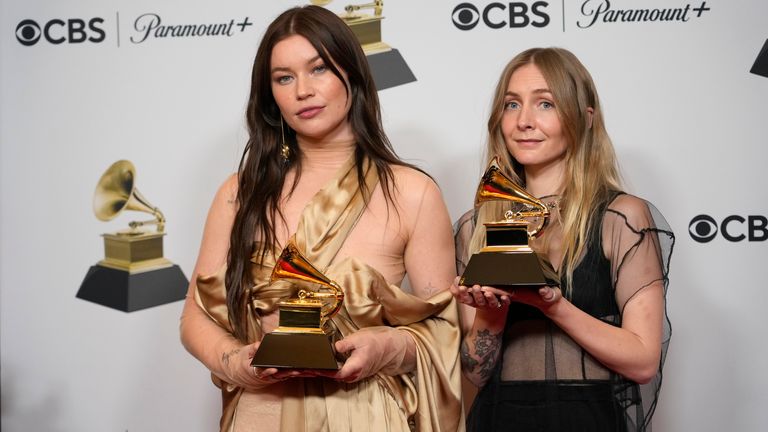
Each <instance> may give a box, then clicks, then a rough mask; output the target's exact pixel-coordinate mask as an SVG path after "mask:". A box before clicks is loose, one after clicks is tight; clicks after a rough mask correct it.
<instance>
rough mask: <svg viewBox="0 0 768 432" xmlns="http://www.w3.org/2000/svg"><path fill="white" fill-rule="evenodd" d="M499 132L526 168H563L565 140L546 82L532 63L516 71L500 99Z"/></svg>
mask: <svg viewBox="0 0 768 432" xmlns="http://www.w3.org/2000/svg"><path fill="white" fill-rule="evenodd" d="M503 109H504V112H503V114H502V118H501V131H502V134H503V135H504V142H505V143H506V146H507V150H508V151H509V152H510V154H511V155H512V156H513V157H514V158H515V159H516V160H517V161H518V162H520V163H521V164H522V165H523V166H524V167H525V169H526V172H530V171H531V170H541V169H548V168H551V167H554V168H559V169H564V167H565V165H564V161H565V154H566V149H567V148H568V141H567V139H566V137H565V135H564V134H563V128H562V125H561V123H560V117H559V116H558V114H557V111H556V110H555V100H554V98H553V97H552V93H551V92H550V90H549V86H548V85H547V81H546V80H545V79H544V76H543V75H542V74H541V72H540V71H539V68H538V67H536V66H535V65H533V64H527V65H525V66H522V67H520V68H518V69H517V70H516V71H515V72H514V73H513V74H512V76H511V77H510V79H509V84H508V85H507V92H506V95H505V96H504V108H503Z"/></svg>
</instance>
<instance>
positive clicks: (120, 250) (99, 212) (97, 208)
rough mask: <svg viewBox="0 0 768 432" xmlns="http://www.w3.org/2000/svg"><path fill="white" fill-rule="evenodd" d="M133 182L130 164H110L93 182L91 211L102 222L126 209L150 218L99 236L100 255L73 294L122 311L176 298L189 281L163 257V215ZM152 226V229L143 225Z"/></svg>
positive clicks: (181, 294)
mask: <svg viewBox="0 0 768 432" xmlns="http://www.w3.org/2000/svg"><path fill="white" fill-rule="evenodd" d="M135 181H136V169H135V168H134V166H133V164H132V163H131V162H129V161H127V160H120V161H117V162H115V163H114V164H112V165H111V166H110V167H109V168H108V169H107V170H106V171H105V172H104V174H103V175H102V176H101V178H100V179H99V182H98V183H97V185H96V191H95V192H94V194H93V212H94V214H95V215H96V218H98V219H99V220H101V221H109V220H112V219H114V218H115V217H117V216H118V215H119V214H121V213H122V212H123V211H126V210H133V211H140V212H145V213H149V214H151V215H152V216H154V219H151V220H147V221H133V222H130V223H129V224H128V226H129V228H128V229H124V230H121V231H118V232H116V233H105V234H102V236H103V237H104V259H103V260H101V261H99V262H98V263H97V264H96V265H94V266H92V267H91V268H90V269H89V270H88V274H87V275H86V276H85V279H84V280H83V283H82V284H81V285H80V289H79V290H78V292H77V297H78V298H81V299H83V300H89V301H92V302H95V303H99V304H101V305H104V306H108V307H111V308H113V309H119V310H122V311H125V312H131V311H134V310H139V309H145V308H148V307H152V306H157V305H161V304H165V303H169V302H172V301H177V300H181V299H183V298H184V296H185V295H186V291H187V285H188V283H189V282H188V281H187V279H186V277H184V274H183V273H182V271H181V269H180V268H179V266H178V265H175V264H173V263H172V262H170V261H168V260H167V259H166V258H165V257H163V236H165V216H163V213H162V212H161V211H160V209H158V208H157V207H155V206H153V205H152V204H150V203H149V201H147V199H146V198H144V196H143V195H142V194H141V193H140V192H139V190H138V189H137V188H136V185H135ZM152 226H154V227H155V228H154V230H153V229H151V228H150V229H147V228H146V227H152Z"/></svg>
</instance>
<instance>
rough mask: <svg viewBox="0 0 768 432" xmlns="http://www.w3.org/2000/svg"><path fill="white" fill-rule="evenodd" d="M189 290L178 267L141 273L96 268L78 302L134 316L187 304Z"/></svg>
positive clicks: (89, 275)
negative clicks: (81, 300) (151, 309)
mask: <svg viewBox="0 0 768 432" xmlns="http://www.w3.org/2000/svg"><path fill="white" fill-rule="evenodd" d="M188 287H189V281H187V278H186V277H184V273H182V271H181V269H180V268H179V266H178V265H175V264H173V265H171V266H169V267H164V268H160V269H156V270H149V271H144V272H140V273H131V272H129V271H127V270H119V269H115V268H110V267H105V266H102V265H95V266H91V268H90V269H89V270H88V273H87V274H86V275H85V279H84V280H83V283H82V284H81V285H80V289H79V290H78V291H77V298H80V299H83V300H88V301H91V302H94V303H98V304H100V305H102V306H107V307H110V308H112V309H117V310H121V311H123V312H133V311H137V310H140V309H146V308H150V307H153V306H159V305H162V304H166V303H171V302H175V301H178V300H183V299H184V297H185V296H186V294H187V288H188Z"/></svg>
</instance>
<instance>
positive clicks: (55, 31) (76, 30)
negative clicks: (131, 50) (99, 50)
mask: <svg viewBox="0 0 768 432" xmlns="http://www.w3.org/2000/svg"><path fill="white" fill-rule="evenodd" d="M103 23H104V19H103V18H91V19H90V20H89V21H88V22H87V23H86V21H84V20H82V19H79V18H70V19H68V20H66V21H65V20H60V19H52V20H50V21H48V22H46V23H45V24H44V25H43V26H42V27H40V25H39V24H38V23H37V22H35V21H33V20H31V19H25V20H23V21H21V22H20V23H19V24H18V25H17V26H16V40H18V41H19V43H21V44H22V45H24V46H32V45H34V44H36V43H37V42H38V41H39V40H40V38H41V37H42V38H44V39H45V40H47V41H48V42H50V43H52V44H54V45H58V44H62V43H64V42H68V43H81V42H85V41H86V40H87V41H90V42H95V43H98V42H101V41H103V40H104V39H106V33H105V32H104V29H103V28H101V25H102V24H103Z"/></svg>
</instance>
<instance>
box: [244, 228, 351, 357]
mask: <svg viewBox="0 0 768 432" xmlns="http://www.w3.org/2000/svg"><path fill="white" fill-rule="evenodd" d="M280 279H292V280H296V281H299V282H300V283H301V282H308V283H310V284H316V285H320V288H321V289H324V290H327V291H325V292H323V291H319V290H318V291H314V290H309V289H300V290H299V292H298V298H291V299H286V300H282V301H280V302H279V303H278V304H277V307H278V309H279V310H280V321H279V325H278V327H277V328H276V329H275V330H274V331H272V332H271V333H267V334H266V335H264V339H262V341H261V344H260V345H259V349H258V350H257V351H256V355H254V357H253V360H252V361H251V366H258V367H276V368H296V369H329V370H338V369H339V363H338V361H337V359H336V355H335V351H334V349H333V345H332V341H331V339H330V337H329V335H328V334H327V333H326V330H325V327H326V326H325V324H326V322H327V321H328V320H329V319H331V318H332V317H333V316H334V315H336V313H337V312H338V311H339V309H341V305H342V303H343V301H344V292H343V291H342V289H341V287H339V285H338V284H337V283H336V282H334V281H332V280H330V279H328V278H327V277H326V276H325V275H323V274H322V273H321V272H320V271H319V270H317V269H316V268H315V267H314V266H312V264H310V263H309V261H308V260H307V259H306V258H305V257H304V256H303V255H302V254H301V253H300V252H299V250H298V249H297V248H296V246H295V245H294V244H293V243H292V242H290V243H288V245H287V246H286V247H285V249H283V252H282V253H281V254H280V257H279V258H278V260H277V263H276V264H275V267H274V269H273V270H272V276H271V277H270V282H275V281H277V280H280Z"/></svg>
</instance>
